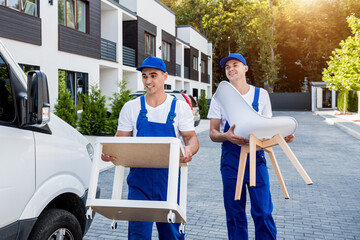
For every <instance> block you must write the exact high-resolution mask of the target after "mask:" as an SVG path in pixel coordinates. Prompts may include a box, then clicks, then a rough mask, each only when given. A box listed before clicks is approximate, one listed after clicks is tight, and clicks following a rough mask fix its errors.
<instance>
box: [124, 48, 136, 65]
mask: <svg viewBox="0 0 360 240" xmlns="http://www.w3.org/2000/svg"><path fill="white" fill-rule="evenodd" d="M135 53H136V52H135V49H133V48H129V47H126V46H123V65H126V66H129V67H136V56H135Z"/></svg>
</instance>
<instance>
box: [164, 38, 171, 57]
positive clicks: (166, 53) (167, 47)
mask: <svg viewBox="0 0 360 240" xmlns="http://www.w3.org/2000/svg"><path fill="white" fill-rule="evenodd" d="M170 50H171V44H170V43H168V42H165V41H163V42H162V59H163V60H164V61H168V62H170V60H171V59H170Z"/></svg>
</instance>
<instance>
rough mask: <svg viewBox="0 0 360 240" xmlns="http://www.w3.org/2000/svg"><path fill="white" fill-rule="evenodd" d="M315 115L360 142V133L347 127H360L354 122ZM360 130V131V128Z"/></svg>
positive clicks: (330, 116)
mask: <svg viewBox="0 0 360 240" xmlns="http://www.w3.org/2000/svg"><path fill="white" fill-rule="evenodd" d="M315 114H316V115H318V116H320V117H322V118H324V119H325V122H326V123H328V124H330V125H334V126H336V127H337V128H339V129H340V130H342V131H344V132H346V133H347V134H349V135H351V136H353V137H355V138H357V139H359V140H360V131H356V130H354V129H352V128H351V127H349V126H346V125H351V126H354V127H358V126H357V125H355V124H354V123H353V122H351V121H349V120H346V119H339V118H337V117H335V116H332V115H323V114H318V113H315ZM359 130H360V127H359Z"/></svg>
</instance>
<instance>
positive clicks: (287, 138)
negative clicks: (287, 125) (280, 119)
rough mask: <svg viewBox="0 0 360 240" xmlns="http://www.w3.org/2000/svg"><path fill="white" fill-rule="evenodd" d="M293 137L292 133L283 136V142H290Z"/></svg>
mask: <svg viewBox="0 0 360 240" xmlns="http://www.w3.org/2000/svg"><path fill="white" fill-rule="evenodd" d="M294 138H295V135H294V134H291V135H289V136H286V137H284V139H285V142H287V143H291V142H292V141H294Z"/></svg>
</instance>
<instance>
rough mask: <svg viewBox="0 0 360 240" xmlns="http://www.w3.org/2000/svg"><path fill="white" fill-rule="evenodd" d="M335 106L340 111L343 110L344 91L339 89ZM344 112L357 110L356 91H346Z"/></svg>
mask: <svg viewBox="0 0 360 240" xmlns="http://www.w3.org/2000/svg"><path fill="white" fill-rule="evenodd" d="M337 107H338V109H339V110H340V111H344V91H339V94H338V97H337ZM345 111H346V112H357V111H358V96H357V93H356V91H346V109H345Z"/></svg>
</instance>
